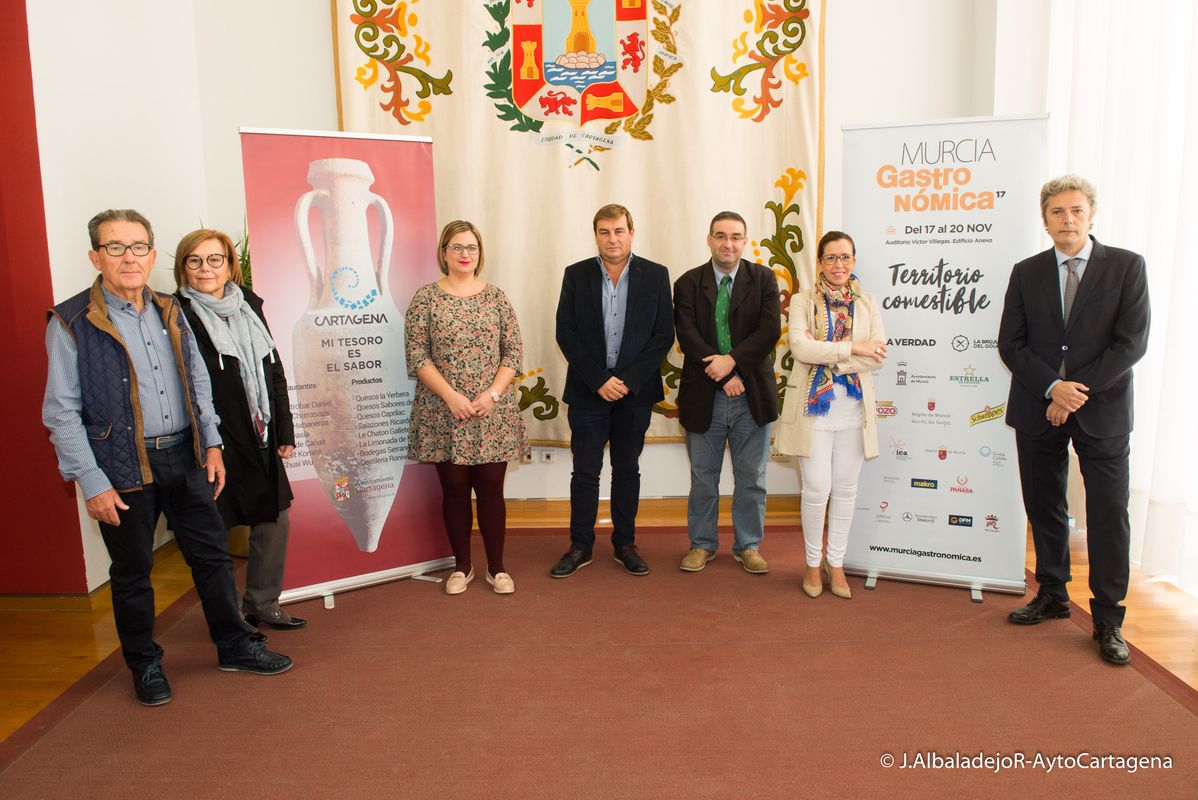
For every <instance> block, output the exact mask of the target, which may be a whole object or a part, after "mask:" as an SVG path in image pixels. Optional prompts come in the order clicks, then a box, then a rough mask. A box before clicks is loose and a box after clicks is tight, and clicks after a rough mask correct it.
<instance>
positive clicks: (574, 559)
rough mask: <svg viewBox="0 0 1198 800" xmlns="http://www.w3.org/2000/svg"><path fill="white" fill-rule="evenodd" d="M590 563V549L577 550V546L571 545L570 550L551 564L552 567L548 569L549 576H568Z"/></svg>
mask: <svg viewBox="0 0 1198 800" xmlns="http://www.w3.org/2000/svg"><path fill="white" fill-rule="evenodd" d="M590 563H591V551H590V550H579V549H578V548H577V547H571V548H570V552H568V553H566V554H565V555H564V556H562V557H561V558H559V559H558V561H557V563H556V564H554V565H553V569H551V570H549V577H551V578H568V577H570V576H571V575H573V574H574V573H575V572H578V570H580V569H582V568H583V567H585V566H586V565H587V564H590Z"/></svg>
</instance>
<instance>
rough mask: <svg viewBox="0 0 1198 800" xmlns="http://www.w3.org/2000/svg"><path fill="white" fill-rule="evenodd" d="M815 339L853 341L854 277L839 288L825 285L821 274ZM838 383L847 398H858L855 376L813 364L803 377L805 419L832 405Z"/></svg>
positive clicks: (856, 292)
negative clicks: (804, 381) (805, 395)
mask: <svg viewBox="0 0 1198 800" xmlns="http://www.w3.org/2000/svg"><path fill="white" fill-rule="evenodd" d="M815 291H816V301H815V315H814V316H815V331H814V332H813V335H814V336H815V338H817V339H819V340H821V341H825V342H841V341H847V340H851V339H852V338H853V308H854V304H855V303H856V301H857V300H859V299H860V298H861V282H860V281H858V280H857V276H856V275H852V276H850V277H849V282H848V283H847V284H845V285H844V286H843V287H840V288H837V287H835V286H829V285H828V281H827V279H826V278H825V277H824V274H823V273H822V272H821V273H819V276H818V278H817V279H816V282H815ZM821 301H822V302H821ZM837 383H839V384H840V385H841V386H843V387H844V388H845V391H846V392H848V395H849V397H852V398H855V399H857V400H860V399H861V378H860V377H858V375H857V373H855V372H849V373H846V374H843V375H842V374H840V373H838V372H837V371H836V367H835V366H834V365H831V364H813V365H812V367H811V370H810V372H808V375H807V410H806V413H807V415H808V416H815V417H822V416H824V415H826V414H827V413H828V409H829V408H831V406H832V386H833V384H837Z"/></svg>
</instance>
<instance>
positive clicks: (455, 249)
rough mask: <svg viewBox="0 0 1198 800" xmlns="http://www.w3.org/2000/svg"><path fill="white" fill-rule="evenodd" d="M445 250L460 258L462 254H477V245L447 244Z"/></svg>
mask: <svg viewBox="0 0 1198 800" xmlns="http://www.w3.org/2000/svg"><path fill="white" fill-rule="evenodd" d="M445 249H446V250H448V251H449V252H451V253H453V254H454V255H455V256H460V255H461V254H462V253H469V254H470V255H472V256H473V255H477V254H478V245H476V244H447V245H445Z"/></svg>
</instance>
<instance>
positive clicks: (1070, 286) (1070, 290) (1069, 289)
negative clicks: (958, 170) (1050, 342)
mask: <svg viewBox="0 0 1198 800" xmlns="http://www.w3.org/2000/svg"><path fill="white" fill-rule="evenodd" d="M1080 263H1081V259H1080V258H1071V259H1069V260H1068V261H1066V262H1065V269H1066V270H1067V273H1066V275H1065V296H1064V298H1063V302H1062V306H1063V308H1062V310H1063V311H1064V312H1065V314H1064V317H1065V324H1069V312H1070V311H1072V310H1073V299H1074V298H1075V297H1077V285H1078V283H1080V279H1079V278H1078V277H1077V265H1078V264H1080ZM1057 374H1059V375H1060V376H1061V377H1062V378H1064V377H1065V359H1064V357H1062V358H1061V368H1060V369H1059V370H1058V371H1057Z"/></svg>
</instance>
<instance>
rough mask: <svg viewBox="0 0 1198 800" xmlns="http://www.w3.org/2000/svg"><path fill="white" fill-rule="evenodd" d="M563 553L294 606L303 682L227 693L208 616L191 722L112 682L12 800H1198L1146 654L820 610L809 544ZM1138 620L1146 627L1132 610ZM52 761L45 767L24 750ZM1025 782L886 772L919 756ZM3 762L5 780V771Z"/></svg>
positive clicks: (533, 543) (1072, 633) (58, 714)
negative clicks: (1076, 760) (980, 760)
mask: <svg viewBox="0 0 1198 800" xmlns="http://www.w3.org/2000/svg"><path fill="white" fill-rule="evenodd" d="M565 549H566V537H565V535H564V534H556V535H520V536H514V537H512V538H511V539H510V540H509V544H508V552H507V562H508V567H509V569H510V570H511V571H512V574H513V575H514V577H515V578H516V581H517V593H516V594H515V595H512V596H509V597H500V596H497V595H495V594H493V593H492V592H491V591H490V587H488V586H487V585H486V583H485V582H484V581H483V579H482V573H481V569H482V567H483V557H482V552H481V550H482V548H481V545H478V546H477V547H476V553H477V555H476V558H477V559H478V563H477V565H476V567H477V568H478V571H479V576H478V578H476V579H475V581H474V583H473V584H471V586H470V589H469V591H468V592H466V593H465V594H464V595H461V596H458V597H448V596H446V595H445V594H444V593H443V592H442V590H441V585H440V584H432V583H428V582H422V581H402V582H397V583H392V584H387V585H384V586H379V587H374V588H371V589H366V590H362V591H357V592H350V593H347V594H344V595H340V596H338V597H337V607H336V608H335V609H334V610H331V611H326V610H324V609H323V608H321V607H320V603H319V602H316V601H314V602H309V603H304V604H299V605H296V606H292V607H290V610H292V611H293V612H294V613H297V614H300V615H302V616H306V617H308V618H309V619H310V620H311V622H310V624H309V626H308V628H306V629H304V630H301V631H296V632H290V633H283V632H275V633H272V634H271V644H272V646H277V647H278V649H279V650H282V651H284V652H287V653H288V654H290V655H292V656H293V657H294V658H295V661H296V667H295V668H294V669H293V670H292V671H291V672H289V673H287V674H285V675H282V676H278V677H272V678H263V677H258V676H252V675H237V674H227V673H222V672H219V671H218V670H217V669H216V668H215V654H214V652H213V650H212V647H211V644H210V643H209V642H208V641H207V637H206V630H205V627H204V624H203V619H202V617H201V615H200V612H199V608H198V606H197V605H196V604H195V598H194V595H191V596H190V597H189V598H185V600H184V601H181V602H187V603H190V608H187V609H185V613H182V614H181V615H179V616H178V618H177V620H176V621H174V622H173V624H169V627H168V628H167V629H166V630H165V631H161V632H160V635H159V640H160V641H161V642H162V643H163V645H164V646H165V647H166V649H167V657H166V662H165V667H166V670H167V675H168V677H169V678H170V680H171V684H172V686H173V688H174V693H175V700H174V702H172V703H170V704H169V705H166V706H163V707H161V708H142V707H141V706H139V705H137V703H136V702H135V701H134V700H133V697H132V689H131V686H130V680H129V677H128V673H127V672H126V671H125V670H124V668H123V666H122V665H120V664H119V662H116V661H114V660H110V661H108V662H105V664H103V665H101V666H100V667H98V668H97V672H96V673H94V674H93V675H92V676H89V678H88V679H85V681H84V682H82V683H81V688H80V689H79V690H78V691H75V692H74V693H73V695H72V696H69V697H64V698H62V699H61V700H60V701H58V702H56V704H55V705H54V706H51V708H49V709H47V711H46V712H43V715H41V716H39V717H38V718H36V719H34V720H33V721H32V722H30V723H29V726H26V729H25V730H23V731H21V732H18V734H17V735H16V736H14V737H13V739H12V740H11V741H10V742H9V743H6V744H7V745H8V746H9V747H10V748H11V747H13V746H16V745H14V742H16V743H23V744H20V747H21V748H22V752H19V753H13V752H11V750H10V752H9V754H8V755H9V758H8V759H6V761H7V763H8V765H7V767H6V768H5V769H4V770H3V772H0V797H3V798H5V799H6V800H19V799H22V798H67V797H87V798H97V799H98V798H118V797H119V798H127V797H149V796H155V797H164V798H217V797H221V798H242V797H270V798H325V797H328V798H359V797H362V798H366V797H402V798H476V797H477V798H484V797H485V798H570V800H581V799H582V798H641V797H644V798H749V797H754V798H757V797H771V798H772V797H778V798H781V797H786V798H792V797H800V796H802V797H825V796H827V797H832V796H836V797H839V796H846V797H877V796H880V795H882V794H883V793H892V794H894V795H895V796H896V797H909V796H929V795H933V794H935V795H941V796H944V797H958V796H970V797H999V796H1002V797H1011V796H1013V795H1014V796H1017V795H1018V794H1019V793H1023V794H1024V795H1025V796H1028V797H1041V796H1047V795H1050V794H1051V795H1053V796H1056V797H1080V796H1086V797H1116V796H1121V797H1126V796H1133V797H1152V798H1174V797H1176V798H1193V797H1195V796H1198V789H1196V788H1195V787H1198V700H1196V698H1195V696H1194V693H1193V691H1192V690H1189V689H1187V688H1186V687H1184V686H1182V687H1181V689H1179V688H1178V687H1177V686H1176V685H1172V686H1169V685H1166V684H1165V682H1163V681H1162V680H1161V679H1160V675H1159V674H1154V673H1153V667H1154V665H1152V664H1151V662H1150V661H1149V660H1148V659H1147V657H1145V656H1143V655H1142V654H1139V653H1137V654H1136V655H1135V658H1136V662H1135V665H1134V666H1133V667H1132V668H1118V667H1113V666H1110V665H1107V664H1105V663H1103V662H1102V661H1100V660H1099V659H1098V657H1097V654H1096V648H1095V645H1094V643H1093V642H1092V641H1091V639H1090V636H1089V633H1088V631H1086V630H1083V629H1082V627H1081V626H1080V625H1077V624H1074V623H1071V622H1069V621H1054V622H1050V623H1045V624H1043V625H1040V626H1037V627H1034V628H1020V627H1016V626H1013V625H1009V624H1008V623H1006V621H1005V616H1006V614H1007V612H1008V611H1009V610H1010V609H1011V608H1013V607H1015V606H1016V605H1020V604H1022V602H1023V600H1022V599H1021V598H1017V597H1013V596H1010V595H987V596H986V602H985V603H984V604H982V605H975V604H973V603H971V602H970V601H969V595H968V593H966V592H964V591H962V590H953V589H944V588H936V587H929V586H922V585H916V584H903V583H896V582H883V583H882V584H881V585H880V587H879V589H878V590H877V591H873V592H868V591H865V590H864V589H863V588H862V584H861V581H860V580H859V579H850V581H851V583H852V586H853V589H854V597H853V599H852V600H851V601H848V602H845V601H843V600H839V599H837V598H834V597H832V596H831V595H830V594H829V593H827V592H825V594H824V595H823V596H822V597H820V598H818V599H816V600H811V599H809V598H807V597H806V596H805V595H804V594H803V593H802V591H801V590H800V588H799V575H800V574H801V559H802V555H801V554H802V542H801V539H800V537H799V536H797V535H795V534H782V533H776V532H775V533H771V534H770V535H768V536H767V538H766V541H765V543H764V545H763V548H762V552H763V554H764V555H765V556H766V557H767V558H768V559H769V560H770V566H771V569H772V572H771V573H770V574H769V575H768V576H752V575H748V574H746V573H745V572H743V571H742V570H741V568H740V566H739V565H738V564H736V563H735V562H734V561H733V560H732V558H731V556H730V555H728V553H727V552H726V551H725V552H722V553H721V554H720V556H719V558H717V559H716V560H715V561H714V562H712V563H711V564H710V565H709V566H708V567H707V569H706V570H704V571H703V572H700V573H697V574H688V573H682V572H680V571H679V570H678V568H677V562H678V559H679V558H680V557H681V556H682V554H683V553H684V552H685V549H686V539H685V537H684V536H683V535H681V534H676V533H671V534H648V535H643V536H642V537H641V549H642V552H643V553H644V555H645V557H646V559H647V560H648V561H649V564H650V566H651V567H652V568H653V574H651V575H649V576H648V577H645V578H635V577H632V576H629V575H626V574H625V573H624V572H623V571H622V570H621V569H620V567H619V565H617V564H616V563H615V562H614V561H612V560H611V548H610V545H608V544H606V543H601V544H600V545H599V546H598V547H597V549H596V551H595V558H596V560H595V563H593V564H591V565H590V566H588V567H586V568H584V569H583V570H581V571H580V572H579V573H578V574H577V575H575V576H573V577H571V578H569V579H566V580H552V579H550V578H549V577H548V574H547V571H548V568H549V566H550V565H551V564H552V563H553V562H554V561H555V560H556V558H557V556H559V555H560V554H561V553H562V552H563V551H564V550H565ZM1133 613H1134V611H1133ZM31 740H32V741H31ZM928 751H934V752H935V753H938V754H940V755H945V754H954V753H958V752H959V753H961V754H962V755H963V756H976V755H977V754H978V753H979V752H980V753H983V754H986V755H994V754H1002V755H1008V756H1010V755H1013V754H1015V753H1020V752H1021V753H1024V754H1025V756H1026V759H1027V765H1026V766H1025V767H1024V768H1022V769H1020V768H1015V767H1012V768H1010V769H1005V770H1002V771H999V772H998V773H995V772H994V771H993V770H987V769H985V768H961V767H955V768H940V769H900V768H899V766H898V765H896V766H894V767H891V768H885V767H883V766H882V765H881V763H880V761H881V759H882V756H883V754H892V755H893V756H894V757H895V758H896V759H897V760H898V764H899V765H901V764H902V761H903V758H904V754H906V758H907V759H908V761H914V759H915V758H916V756H917V753H920V752H923V753H927V752H928ZM1037 752H1039V753H1042V754H1044V756H1045V757H1046V758H1051V757H1054V756H1056V755H1057V754H1061V755H1063V756H1066V757H1068V756H1076V755H1077V754H1079V753H1089V754H1090V758H1096V757H1098V756H1102V755H1106V754H1113V755H1115V756H1120V757H1126V756H1153V755H1157V756H1170V757H1171V758H1172V768H1171V769H1162V768H1156V769H1139V770H1138V771H1136V772H1134V773H1133V772H1130V771H1129V769H1128V768H1127V767H1126V766H1123V767H1119V766H1111V765H1109V764H1108V766H1106V767H1105V768H1092V769H1080V768H1078V767H1076V766H1074V767H1073V768H1068V767H1065V766H1059V765H1058V766H1056V767H1055V768H1054V769H1053V770H1052V771H1051V772H1049V771H1048V768H1047V766H1043V765H1042V766H1039V767H1036V766H1033V764H1032V762H1033V760H1034V759H1035V758H1036V754H1037ZM2 763H4V762H2V761H0V764H2Z"/></svg>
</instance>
